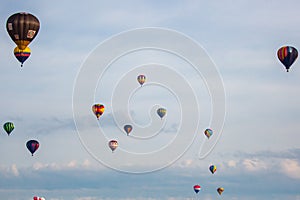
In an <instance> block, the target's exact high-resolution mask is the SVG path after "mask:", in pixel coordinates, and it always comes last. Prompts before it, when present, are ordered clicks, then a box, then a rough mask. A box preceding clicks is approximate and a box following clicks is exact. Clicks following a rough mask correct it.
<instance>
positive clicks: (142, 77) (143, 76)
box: [137, 75, 146, 86]
mask: <svg viewBox="0 0 300 200" xmlns="http://www.w3.org/2000/svg"><path fill="white" fill-rule="evenodd" d="M137 80H138V82H139V84H140V85H141V86H143V84H144V83H145V81H146V76H145V75H139V76H138V77H137Z"/></svg>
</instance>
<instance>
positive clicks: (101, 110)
mask: <svg viewBox="0 0 300 200" xmlns="http://www.w3.org/2000/svg"><path fill="white" fill-rule="evenodd" d="M104 109H105V108H104V106H103V105H102V104H95V105H93V107H92V110H93V113H94V114H95V115H96V117H97V119H99V118H100V116H101V115H102V114H103V113H104Z"/></svg>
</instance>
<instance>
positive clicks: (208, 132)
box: [204, 128, 213, 139]
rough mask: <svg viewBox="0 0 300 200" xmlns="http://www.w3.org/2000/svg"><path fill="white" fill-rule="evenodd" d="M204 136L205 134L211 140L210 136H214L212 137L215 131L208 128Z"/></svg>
mask: <svg viewBox="0 0 300 200" xmlns="http://www.w3.org/2000/svg"><path fill="white" fill-rule="evenodd" d="M204 134H205V135H206V137H207V138H208V139H209V138H210V136H212V135H213V130H211V129H209V128H207V129H205V131H204Z"/></svg>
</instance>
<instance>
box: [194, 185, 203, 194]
mask: <svg viewBox="0 0 300 200" xmlns="http://www.w3.org/2000/svg"><path fill="white" fill-rule="evenodd" d="M200 190H201V187H200V185H194V191H195V192H196V193H198V192H199V191H200Z"/></svg>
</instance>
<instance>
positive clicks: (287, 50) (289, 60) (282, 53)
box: [277, 46, 298, 72]
mask: <svg viewBox="0 0 300 200" xmlns="http://www.w3.org/2000/svg"><path fill="white" fill-rule="evenodd" d="M277 57H278V59H279V60H280V62H281V63H282V64H283V65H284V66H285V68H286V71H287V72H288V71H289V69H290V67H291V65H292V64H293V63H294V62H295V60H296V59H297V57H298V51H297V49H296V48H295V47H292V46H283V47H281V48H280V49H278V51H277Z"/></svg>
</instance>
